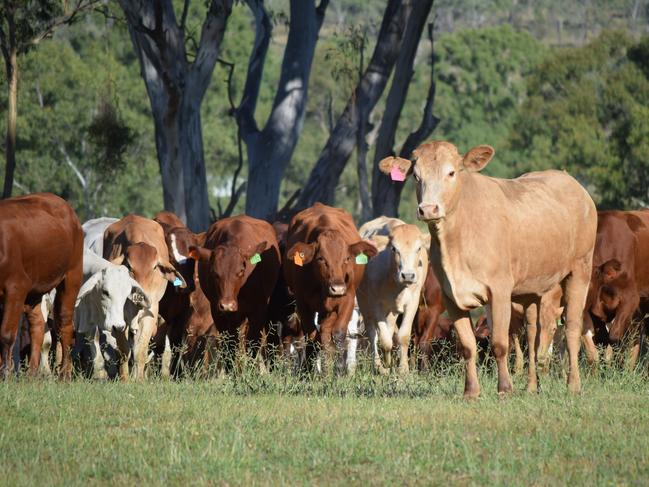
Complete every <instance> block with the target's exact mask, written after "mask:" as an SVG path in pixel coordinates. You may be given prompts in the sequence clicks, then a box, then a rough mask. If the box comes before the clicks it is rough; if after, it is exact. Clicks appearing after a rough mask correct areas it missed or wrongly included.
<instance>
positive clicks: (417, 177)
mask: <svg viewBox="0 0 649 487" xmlns="http://www.w3.org/2000/svg"><path fill="white" fill-rule="evenodd" d="M412 175H413V177H414V178H415V181H417V182H419V181H420V180H421V178H420V177H419V174H417V173H413V174H412Z"/></svg>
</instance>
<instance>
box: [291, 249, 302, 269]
mask: <svg viewBox="0 0 649 487" xmlns="http://www.w3.org/2000/svg"><path fill="white" fill-rule="evenodd" d="M303 259H304V254H303V253H302V252H296V253H295V254H293V262H295V265H297V266H300V267H302V266H303V265H304V260H303Z"/></svg>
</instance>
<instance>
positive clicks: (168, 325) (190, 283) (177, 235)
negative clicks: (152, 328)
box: [153, 211, 217, 377]
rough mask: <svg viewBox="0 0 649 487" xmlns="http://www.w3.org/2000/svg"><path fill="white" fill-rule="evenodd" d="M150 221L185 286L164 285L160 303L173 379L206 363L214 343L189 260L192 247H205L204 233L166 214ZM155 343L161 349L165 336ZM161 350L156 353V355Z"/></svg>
mask: <svg viewBox="0 0 649 487" xmlns="http://www.w3.org/2000/svg"><path fill="white" fill-rule="evenodd" d="M153 219H154V220H155V221H157V222H158V223H160V226H162V229H163V231H164V234H165V241H166V243H167V249H168V250H169V261H170V262H171V264H172V265H173V266H174V267H175V268H176V269H177V270H178V271H179V272H180V273H181V274H182V276H183V279H184V280H185V282H186V283H187V287H186V288H185V289H179V288H178V287H176V286H173V285H171V284H167V289H166V291H165V294H164V296H163V297H162V299H161V300H160V316H162V318H163V319H164V320H165V324H164V325H163V326H162V328H164V330H165V331H166V335H167V336H168V337H169V343H170V345H171V366H170V372H171V375H172V377H179V376H180V375H181V373H182V372H183V371H184V369H188V370H192V369H194V368H195V367H196V366H197V365H198V362H199V361H200V360H204V362H205V360H207V361H209V358H210V356H211V351H212V350H213V348H214V346H215V344H216V336H217V332H216V328H215V326H214V321H213V320H212V314H211V310H210V303H209V301H208V299H207V297H206V296H205V293H204V292H203V289H202V288H201V286H200V282H199V279H198V265H197V264H196V261H195V260H194V259H192V258H191V257H189V252H190V251H189V248H190V247H191V246H192V245H194V246H200V245H204V244H205V232H203V233H199V234H195V233H193V232H191V231H190V230H189V229H188V228H187V227H186V226H185V224H184V223H183V222H182V221H181V220H180V218H178V217H177V216H176V215H175V214H174V213H171V212H169V211H161V212H159V213H158V214H156V215H155V217H154V218H153ZM158 334H159V335H160V333H158ZM157 342H158V343H157V347H158V348H159V349H162V348H163V347H164V337H157ZM161 351H162V350H158V353H160V352H161ZM181 353H182V355H181ZM181 362H182V363H181ZM204 365H207V363H206V362H205V363H204Z"/></svg>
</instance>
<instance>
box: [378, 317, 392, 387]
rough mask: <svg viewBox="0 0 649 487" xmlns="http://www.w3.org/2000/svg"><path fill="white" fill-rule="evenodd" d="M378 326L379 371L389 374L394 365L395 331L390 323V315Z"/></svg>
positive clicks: (379, 322)
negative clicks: (393, 345) (393, 341)
mask: <svg viewBox="0 0 649 487" xmlns="http://www.w3.org/2000/svg"><path fill="white" fill-rule="evenodd" d="M377 326H378V335H379V344H378V347H379V360H378V364H379V366H380V368H379V372H380V373H382V374H387V373H389V371H390V367H392V336H393V335H394V331H393V330H392V326H391V325H390V322H389V317H386V318H385V320H380V321H378V323H377Z"/></svg>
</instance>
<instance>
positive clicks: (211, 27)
mask: <svg viewBox="0 0 649 487" xmlns="http://www.w3.org/2000/svg"><path fill="white" fill-rule="evenodd" d="M232 1H233V0H210V1H209V3H208V4H207V13H206V15H205V20H204V21H203V25H202V29H201V35H200V40H199V42H198V47H197V50H196V53H195V57H194V59H193V61H190V60H189V58H188V55H187V51H186V48H185V41H186V38H185V20H186V16H187V9H188V6H189V0H185V2H184V4H183V10H182V14H181V18H180V21H178V20H177V19H176V14H175V12H174V8H173V4H172V1H171V0H119V4H120V6H121V7H122V10H123V11H124V14H125V16H126V20H127V22H128V27H129V33H130V35H131V40H132V42H133V47H134V48H135V52H136V53H137V56H138V59H139V61H140V69H141V74H142V78H143V79H144V84H145V86H146V90H147V93H148V95H149V101H150V102H151V111H152V113H153V121H154V128H155V142H156V150H157V153H158V162H159V164H160V174H161V176H162V193H163V200H164V207H165V209H166V210H169V211H173V212H174V213H176V214H177V215H178V216H179V217H180V218H181V219H182V220H183V221H184V222H186V223H187V226H188V227H189V228H190V229H191V230H193V231H195V232H197V231H203V230H205V229H207V227H208V225H209V223H210V207H209V201H208V197H207V180H206V175H205V160H204V156H203V134H202V125H201V115H200V107H201V103H202V101H203V97H204V95H205V91H206V90H207V87H208V85H209V83H210V80H211V78H212V72H213V71H214V66H215V64H216V61H217V58H218V55H219V51H220V47H221V43H222V40H223V35H224V33H225V27H226V23H227V20H228V17H229V16H230V12H231V10H232Z"/></svg>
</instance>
